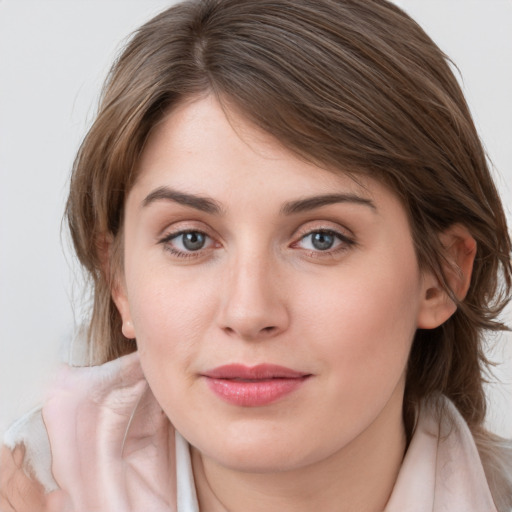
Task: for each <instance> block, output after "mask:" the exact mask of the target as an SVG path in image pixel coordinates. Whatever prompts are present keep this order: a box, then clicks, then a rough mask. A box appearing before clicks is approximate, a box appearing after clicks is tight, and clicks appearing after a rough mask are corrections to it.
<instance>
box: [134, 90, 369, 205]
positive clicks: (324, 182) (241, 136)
mask: <svg viewBox="0 0 512 512" xmlns="http://www.w3.org/2000/svg"><path fill="white" fill-rule="evenodd" d="M159 181H160V182H164V181H165V182H167V181H171V182H172V184H173V185H174V186H178V187H181V188H185V189H186V188H189V187H191V188H193V189H194V191H198V189H202V188H205V187H208V189H209V190H208V191H210V192H213V189H217V188H219V189H220V188H221V186H222V185H223V184H224V185H227V186H229V188H230V189H231V190H235V189H236V190H238V191H239V192H240V193H242V192H243V191H247V192H250V184H251V183H254V184H259V185H261V184H262V183H263V182H266V183H268V185H269V187H270V185H271V184H274V185H278V188H279V189H281V190H283V191H284V190H285V189H286V190H287V191H288V192H289V193H292V194H293V193H294V191H295V192H296V193H299V192H300V191H302V192H303V191H304V188H307V187H310V188H313V189H315V190H317V189H318V190H319V191H320V190H323V192H324V193H327V192H329V191H331V190H333V189H336V188H339V187H340V186H341V187H342V188H343V189H345V190H347V191H351V192H359V193H364V194H366V195H368V196H371V195H372V194H373V193H375V191H374V190H372V189H374V188H375V187H373V186H371V185H372V182H373V181H374V180H372V179H371V178H368V177H366V176H363V175H361V174H357V175H354V174H353V173H348V172H345V171H343V170H341V169H328V168H324V167H320V166H318V165H315V164H313V163H311V162H308V161H306V160H305V159H303V158H300V157H299V156H298V155H297V154H295V153H293V152H292V151H290V150H289V149H288V148H286V147H285V146H284V145H283V144H282V143H281V142H280V141H278V140H277V139H276V138H275V137H273V136H271V135H269V134H268V133H265V132H263V131H262V130H261V129H259V128H257V127H255V126H254V125H252V124H250V123H249V122H247V121H246V120H245V119H244V118H243V116H241V115H239V114H237V112H236V111H234V110H229V111H226V110H225V109H224V108H223V107H222V106H221V105H220V104H219V103H218V102H217V101H216V100H215V98H213V97H212V96H208V97H206V98H202V99H193V100H188V101H186V102H183V103H180V104H179V105H178V106H176V107H175V108H174V109H173V110H172V111H170V112H169V113H168V114H167V115H166V116H165V117H164V118H163V119H162V120H161V121H160V122H159V123H158V124H157V125H155V126H154V127H153V129H152V131H151V133H150V136H149V137H148V140H147V143H146V145H145V148H144V151H143V153H142V155H141V158H140V160H139V163H138V168H137V182H136V185H137V188H139V189H141V188H144V189H147V188H149V187H151V186H155V185H156V184H157V182H159ZM212 187H213V189H212ZM248 187H249V188H248ZM205 192H207V191H206V190H205Z"/></svg>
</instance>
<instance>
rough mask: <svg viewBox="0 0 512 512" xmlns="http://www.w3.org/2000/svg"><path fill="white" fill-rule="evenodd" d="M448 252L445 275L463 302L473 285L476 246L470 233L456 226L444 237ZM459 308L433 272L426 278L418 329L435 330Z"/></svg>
mask: <svg viewBox="0 0 512 512" xmlns="http://www.w3.org/2000/svg"><path fill="white" fill-rule="evenodd" d="M439 238H440V241H441V243H442V245H443V247H444V249H445V254H444V256H445V260H444V264H443V272H444V276H445V279H446V283H447V285H448V286H449V288H450V290H451V291H452V292H453V295H454V296H455V297H456V299H457V300H458V301H462V300H464V298H465V297H466V295H467V293H468V290H469V286H470V284H471V274H472V272H473V263H474V261H475V256H476V250H477V244H476V241H475V239H474V238H473V237H472V236H471V233H470V232H469V230H468V229H467V228H466V227H464V226H463V225H461V224H454V225H453V226H451V227H450V228H448V229H447V230H446V231H444V232H443V233H441V235H440V237H439ZM456 310H457V305H456V303H455V302H454V300H453V299H452V297H451V296H450V294H449V293H448V292H447V291H446V290H445V289H444V287H443V286H442V285H441V283H440V282H439V280H438V279H437V278H436V276H434V275H433V274H432V273H431V272H430V273H427V274H425V276H424V286H423V299H422V303H421V305H420V311H419V314H418V328H419V329H435V328H436V327H439V326H440V325H441V324H443V323H444V322H446V320H448V318H450V317H451V316H452V315H453V314H454V313H455V311H456Z"/></svg>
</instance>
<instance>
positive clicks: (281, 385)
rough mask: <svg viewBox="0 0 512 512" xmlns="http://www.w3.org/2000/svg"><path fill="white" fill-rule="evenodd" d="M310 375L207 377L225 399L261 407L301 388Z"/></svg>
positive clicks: (213, 388) (209, 384) (213, 389)
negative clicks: (252, 378)
mask: <svg viewBox="0 0 512 512" xmlns="http://www.w3.org/2000/svg"><path fill="white" fill-rule="evenodd" d="M307 378H308V376H304V377H299V378H293V379H265V380H256V381H251V382H245V381H240V380H233V379H216V378H211V377H207V378H206V379H207V382H208V386H209V387H210V389H211V390H212V391H213V392H214V393H215V394H216V395H217V396H219V397H220V398H222V399H223V400H224V401H226V402H229V403H230V404H233V405H238V406H241V407H261V406H263V405H268V404H271V403H273V402H276V401H277V400H279V399H280V398H283V397H285V396H286V395H289V394H290V393H293V392H294V391H296V390H297V389H299V388H300V387H301V386H302V384H303V383H304V381H305V380H306V379H307Z"/></svg>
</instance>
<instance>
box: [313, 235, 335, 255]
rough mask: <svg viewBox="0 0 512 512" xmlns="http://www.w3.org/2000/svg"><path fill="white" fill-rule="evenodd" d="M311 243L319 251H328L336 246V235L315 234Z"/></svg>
mask: <svg viewBox="0 0 512 512" xmlns="http://www.w3.org/2000/svg"><path fill="white" fill-rule="evenodd" d="M311 243H312V244H313V247H314V248H315V249H318V250H319V251H326V250H327V249H330V248H331V247H332V246H333V244H334V235H332V234H330V233H322V232H320V233H314V234H313V235H312V240H311Z"/></svg>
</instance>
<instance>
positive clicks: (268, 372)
mask: <svg viewBox="0 0 512 512" xmlns="http://www.w3.org/2000/svg"><path fill="white" fill-rule="evenodd" d="M202 375H203V376H204V377H209V378H212V379H247V380H265V379H299V378H301V377H306V376H308V375H310V374H308V373H304V372H299V371H296V370H292V369H291V368H286V367H285V366H278V365H275V364H258V365H256V366H245V365H243V364H226V365H223V366H218V367H217V368H213V369H212V370H208V371H207V372H204V373H202Z"/></svg>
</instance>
